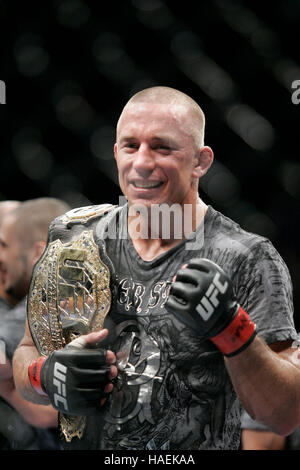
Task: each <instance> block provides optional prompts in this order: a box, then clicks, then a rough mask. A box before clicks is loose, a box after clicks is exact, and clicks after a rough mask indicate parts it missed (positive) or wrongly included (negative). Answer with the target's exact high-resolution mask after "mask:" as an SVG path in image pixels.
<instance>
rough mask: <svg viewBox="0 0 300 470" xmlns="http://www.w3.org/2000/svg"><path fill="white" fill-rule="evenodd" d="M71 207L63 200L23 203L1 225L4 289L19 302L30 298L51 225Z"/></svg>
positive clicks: (0, 241) (0, 250)
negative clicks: (34, 275)
mask: <svg viewBox="0 0 300 470" xmlns="http://www.w3.org/2000/svg"><path fill="white" fill-rule="evenodd" d="M69 209H70V207H69V206H68V205H67V204H66V203H65V202H64V201H61V200H59V199H54V198H38V199H32V200H28V201H25V202H23V203H21V204H20V205H19V206H18V207H17V208H16V209H14V210H13V211H11V212H10V213H9V214H7V215H6V216H5V217H4V218H3V220H2V224H1V225H0V268H1V271H2V280H3V287H4V290H5V292H6V293H7V294H9V295H11V296H12V297H13V298H14V299H15V303H17V302H19V301H20V300H21V299H22V298H24V297H25V296H26V295H27V292H28V288H29V283H30V278H31V274H32V269H33V267H34V265H35V263H36V262H37V260H38V259H39V258H40V256H41V254H42V252H43V250H44V248H45V245H46V241H47V236H48V228H49V224H50V222H51V221H52V220H53V219H54V218H55V217H57V216H59V215H62V214H63V213H65V212H66V211H68V210H69Z"/></svg>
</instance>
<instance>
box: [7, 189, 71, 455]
mask: <svg viewBox="0 0 300 470" xmlns="http://www.w3.org/2000/svg"><path fill="white" fill-rule="evenodd" d="M69 208H70V207H69V206H68V205H67V204H66V203H65V202H64V201H61V200H59V199H54V198H38V199H32V200H28V201H25V202H21V203H19V202H17V201H5V202H1V203H0V449H17V450H20V449H22V450H24V449H26V450H28V449H34V450H40V449H58V448H59V439H58V430H57V411H56V410H54V409H53V408H52V406H41V405H34V404H32V403H29V402H27V401H26V400H24V399H23V398H22V397H21V396H20V395H19V394H18V392H17V391H16V388H15V385H14V381H13V373H12V366H11V363H12V357H13V353H14V351H15V349H16V347H17V345H18V343H19V342H20V340H21V338H22V337H23V335H24V327H25V320H26V296H27V292H28V288H29V282H30V278H31V272H32V269H33V266H34V264H35V263H36V261H37V260H38V259H39V257H40V256H41V254H42V252H43V250H44V247H45V244H46V240H47V235H48V227H49V224H50V222H51V220H53V219H54V218H55V217H57V216H58V215H61V214H63V213H65V212H66V211H67V210H69Z"/></svg>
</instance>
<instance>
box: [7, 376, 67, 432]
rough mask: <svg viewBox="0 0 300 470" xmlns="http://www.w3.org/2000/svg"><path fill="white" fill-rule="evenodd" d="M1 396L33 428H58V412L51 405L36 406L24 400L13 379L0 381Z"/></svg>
mask: <svg viewBox="0 0 300 470" xmlns="http://www.w3.org/2000/svg"><path fill="white" fill-rule="evenodd" d="M0 396H1V397H2V398H4V400H5V401H6V402H7V403H9V404H10V405H11V406H12V407H13V408H14V409H15V410H16V411H17V412H18V413H19V414H20V415H21V416H22V418H23V419H24V420H25V421H26V422H27V423H28V424H31V426H35V427H38V428H56V427H57V424H58V413H57V411H56V410H55V409H54V408H53V407H52V406H51V405H49V406H43V405H36V404H34V403H30V402H29V401H27V400H24V399H23V398H22V397H21V396H20V394H19V393H18V392H17V390H16V387H15V384H14V381H13V378H12V377H10V378H7V379H5V380H1V381H0Z"/></svg>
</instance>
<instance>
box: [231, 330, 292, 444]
mask: <svg viewBox="0 0 300 470" xmlns="http://www.w3.org/2000/svg"><path fill="white" fill-rule="evenodd" d="M225 364H226V367H227V370H228V372H229V375H230V378H231V381H232V384H233V386H234V389H235V391H236V393H237V395H238V397H239V399H240V400H241V402H242V404H243V406H244V407H245V409H246V410H247V411H248V413H249V414H250V416H251V417H252V418H253V419H255V420H257V421H261V422H264V423H265V424H267V425H268V426H269V427H270V428H271V429H272V430H273V431H274V432H276V433H278V434H282V435H287V434H290V433H291V432H293V431H294V429H295V428H296V427H297V426H299V423H300V368H299V367H298V366H297V365H295V364H293V363H292V362H290V361H288V360H286V359H284V358H282V357H280V356H279V354H277V353H275V352H273V351H272V350H271V349H270V347H268V346H267V345H266V344H265V342H264V341H263V340H262V339H261V338H259V337H256V338H255V340H254V341H253V343H252V344H251V345H250V346H249V347H248V348H247V349H246V350H245V351H243V352H241V353H240V354H238V355H236V356H234V357H231V358H225Z"/></svg>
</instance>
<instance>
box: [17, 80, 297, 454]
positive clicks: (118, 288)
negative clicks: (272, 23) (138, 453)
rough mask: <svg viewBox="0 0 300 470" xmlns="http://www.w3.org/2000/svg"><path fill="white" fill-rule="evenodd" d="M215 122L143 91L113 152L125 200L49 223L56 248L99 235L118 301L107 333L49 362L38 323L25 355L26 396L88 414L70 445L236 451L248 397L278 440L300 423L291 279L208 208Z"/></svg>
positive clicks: (21, 375)
mask: <svg viewBox="0 0 300 470" xmlns="http://www.w3.org/2000/svg"><path fill="white" fill-rule="evenodd" d="M204 124H205V119H204V114H203V111H202V110H201V109H200V107H199V106H198V104H197V103H195V102H194V101H193V100H192V99H191V98H190V97H188V96H187V95H185V94H184V93H182V92H180V91H178V90H174V89H171V88H168V87H153V88H149V89H146V90H143V91H141V92H139V93H137V94H136V95H134V96H133V97H132V98H131V99H130V100H129V102H128V103H127V104H126V106H125V108H124V109H123V111H122V114H121V116H120V119H119V121H118V125H117V136H116V144H115V147H114V153H115V159H116V163H117V167H118V172H119V182H120V188H121V190H122V192H123V194H124V195H125V196H126V199H127V203H126V204H125V205H120V207H117V208H111V210H110V211H107V213H105V214H103V211H102V209H101V207H100V208H99V207H97V206H96V207H87V208H84V209H82V210H81V211H80V210H78V211H76V213H73V214H72V213H69V214H66V215H65V216H64V217H62V218H58V219H57V220H56V221H55V222H54V223H53V225H52V227H51V231H50V234H49V243H50V242H51V241H53V240H55V239H57V238H59V239H60V240H61V242H62V243H65V242H66V241H70V240H74V239H76V237H79V235H80V233H83V231H84V230H90V231H91V232H92V233H93V236H94V240H95V241H96V242H97V243H98V245H99V249H100V251H101V253H106V255H108V259H109V260H110V263H109V262H108V263H107V265H108V266H109V268H110V270H111V279H112V281H111V284H112V285H111V287H112V292H113V293H114V295H113V300H112V305H111V308H110V311H109V314H108V315H107V317H106V320H105V323H104V329H102V330H101V331H99V332H98V333H97V332H93V333H89V334H84V335H83V336H81V337H80V340H79V339H78V338H77V339H75V340H74V341H73V342H71V343H70V344H69V345H67V346H66V347H64V348H61V349H60V350H59V351H54V352H52V353H51V354H49V355H48V357H41V356H40V354H39V353H38V351H37V350H36V348H35V346H34V343H33V339H32V336H31V332H30V329H29V327H28V325H27V328H26V333H25V336H24V339H23V341H22V342H21V344H20V346H19V348H18V350H17V351H16V353H15V357H14V367H15V379H16V382H17V385H18V388H19V390H20V392H21V393H22V394H23V395H24V397H26V398H27V399H29V400H32V401H33V402H35V403H44V404H46V403H49V402H50V403H52V404H53V406H55V407H56V408H57V409H58V410H59V411H61V412H62V413H67V414H71V415H79V416H82V415H83V416H86V417H87V418H86V424H85V427H84V431H83V432H82V436H81V437H80V438H79V439H73V440H72V441H71V443H68V442H65V441H64V445H65V446H66V448H72V447H73V448H74V447H75V448H81V449H106V450H109V449H110V450H128V449H135V450H174V451H177V452H178V451H180V450H188V449H189V450H193V449H238V448H239V445H240V413H241V406H240V401H241V402H242V403H243V405H244V407H245V409H247V411H248V412H249V413H250V414H251V416H252V417H255V418H256V419H259V420H260V421H264V422H266V423H267V424H268V425H269V426H270V427H271V428H272V429H273V430H275V431H276V432H278V433H281V434H285V433H289V432H291V431H292V430H293V429H294V428H295V427H296V426H297V425H298V424H299V422H300V369H299V365H298V364H297V361H295V350H294V349H293V348H291V345H292V341H293V340H294V339H296V337H297V334H296V331H295V328H294V324H293V305H292V294H291V280H290V276H289V273H288V270H287V268H286V266H285V264H284V262H283V260H282V259H281V258H280V256H279V254H278V253H277V252H276V250H275V249H274V247H273V246H272V244H271V243H270V242H269V240H267V239H265V238H262V237H260V236H257V235H255V234H252V233H251V234H250V233H247V232H245V231H244V230H243V229H242V228H241V227H239V226H238V225H237V224H236V223H235V222H233V221H232V220H230V219H228V218H227V217H225V216H223V215H222V214H221V213H220V212H218V211H216V210H215V209H214V208H213V207H211V206H207V205H206V204H205V202H204V201H202V200H201V199H200V198H199V194H198V183H199V179H200V178H201V177H202V176H203V175H204V174H205V173H206V172H207V171H208V170H209V168H210V166H211V165H212V163H213V151H212V149H211V148H210V147H208V146H206V145H205V144H204ZM80 227H81V228H80ZM101 237H102V238H101ZM78 262H79V260H78ZM34 278H35V280H37V281H38V280H39V274H38V272H36V273H35V276H34ZM74 282H75V278H74ZM96 344H97V348H92V346H93V345H96ZM101 345H102V347H101ZM58 368H59V371H60V372H61V374H60V376H59V381H57V377H58V376H57V370H58ZM62 384H63V387H64V388H63V389H62ZM87 384H88V385H87ZM291 404H292V405H291Z"/></svg>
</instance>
